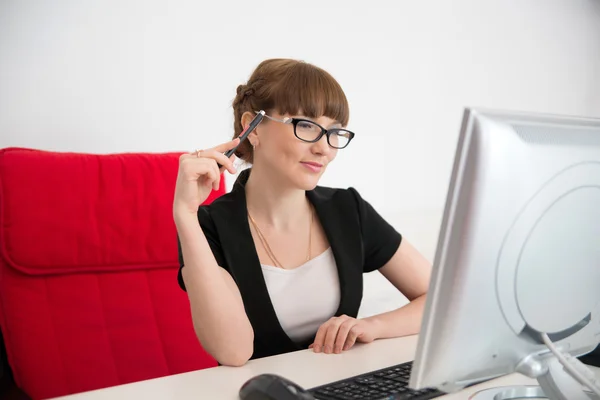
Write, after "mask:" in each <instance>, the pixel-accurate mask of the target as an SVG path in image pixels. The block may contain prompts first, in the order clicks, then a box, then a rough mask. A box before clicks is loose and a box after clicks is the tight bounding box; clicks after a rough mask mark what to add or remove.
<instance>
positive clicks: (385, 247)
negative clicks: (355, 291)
mask: <svg viewBox="0 0 600 400" xmlns="http://www.w3.org/2000/svg"><path fill="white" fill-rule="evenodd" d="M349 190H350V192H351V193H352V194H353V195H354V198H355V200H356V204H357V206H358V216H359V221H360V226H361V234H362V242H363V249H364V264H363V271H364V272H372V271H375V270H377V269H379V268H381V267H383V266H384V265H385V264H386V263H387V262H388V261H389V260H390V259H391V258H392V256H393V255H394V254H395V253H396V251H397V250H398V247H399V246H400V243H401V242H402V235H401V234H400V233H399V232H398V231H396V229H395V228H394V227H393V226H392V225H390V224H389V223H388V222H387V221H386V220H385V219H383V217H382V216H381V215H380V214H379V213H378V212H377V211H376V210H375V209H374V208H373V206H372V205H371V204H369V202H367V201H366V200H365V199H363V198H362V197H361V195H360V194H359V193H358V191H357V190H356V189H354V188H349Z"/></svg>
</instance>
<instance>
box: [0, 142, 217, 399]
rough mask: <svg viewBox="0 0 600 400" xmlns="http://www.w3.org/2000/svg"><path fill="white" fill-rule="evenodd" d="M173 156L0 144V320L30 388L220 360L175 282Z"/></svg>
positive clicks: (106, 380)
mask: <svg viewBox="0 0 600 400" xmlns="http://www.w3.org/2000/svg"><path fill="white" fill-rule="evenodd" d="M178 158H179V155H178V154H174V153H169V154H133V153H127V154H111V155H91V154H77V153H58V152H49V151H39V150H32V149H18V148H8V149H3V150H0V328H1V330H2V336H3V339H4V345H5V348H6V354H7V359H8V363H9V365H10V368H11V370H12V374H13V376H14V382H15V383H16V385H17V386H18V387H19V388H20V389H21V390H22V391H23V392H25V393H26V394H27V395H28V396H30V397H31V398H33V399H43V398H50V397H55V396H61V395H67V394H71V393H76V392H81V391H87V390H93V389H98V388H103V387H108V386H114V385H119V384H125V383H129V382H134V381H139V380H144V379H150V378H156V377H160V376H165V375H169V374H176V373H182V372H187V371H191V370H197V369H202V368H207V367H212V366H216V365H217V363H216V362H215V360H214V359H212V358H211V357H210V356H209V355H208V354H207V353H206V352H205V351H204V350H203V349H202V347H201V346H200V344H199V342H198V340H197V339H196V336H195V333H194V329H193V327H192V322H191V318H190V309H189V303H188V299H187V296H186V294H185V293H184V292H183V291H181V289H180V288H179V287H178V285H177V268H178V257H177V254H178V253H177V236H176V231H175V227H174V224H173V219H172V212H171V210H172V200H173V191H174V184H175V179H176V175H177V166H178ZM224 192H225V186H224V183H223V181H222V183H221V188H220V189H219V190H218V191H216V192H213V194H212V195H211V197H210V198H209V199H208V200H207V203H209V202H211V201H212V200H213V199H214V198H216V197H217V196H219V195H221V194H223V193H224ZM5 373H6V371H5Z"/></svg>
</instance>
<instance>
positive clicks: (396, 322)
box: [364, 294, 427, 339]
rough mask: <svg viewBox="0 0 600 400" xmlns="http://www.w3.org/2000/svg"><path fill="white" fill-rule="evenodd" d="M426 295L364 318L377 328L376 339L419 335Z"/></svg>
mask: <svg viewBox="0 0 600 400" xmlns="http://www.w3.org/2000/svg"><path fill="white" fill-rule="evenodd" d="M426 296H427V295H426V294H424V295H422V296H419V297H417V298H416V299H414V300H412V301H411V302H410V303H408V304H406V305H404V306H402V307H400V308H398V309H396V310H392V311H388V312H385V313H382V314H378V315H373V316H371V317H367V318H364V319H365V320H366V321H369V322H372V323H373V324H374V325H375V326H376V327H377V328H376V331H377V339H384V338H392V337H399V336H408V335H414V334H417V333H419V330H420V329H421V321H422V319H423V310H424V309H425V300H426Z"/></svg>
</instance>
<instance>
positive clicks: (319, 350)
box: [314, 344, 321, 353]
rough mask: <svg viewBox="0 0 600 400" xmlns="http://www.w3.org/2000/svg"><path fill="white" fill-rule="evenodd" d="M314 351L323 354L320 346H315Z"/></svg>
mask: <svg viewBox="0 0 600 400" xmlns="http://www.w3.org/2000/svg"><path fill="white" fill-rule="evenodd" d="M314 350H315V353H320V352H321V346H319V345H318V344H317V345H315V347H314Z"/></svg>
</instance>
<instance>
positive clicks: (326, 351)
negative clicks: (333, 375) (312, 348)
mask: <svg viewBox="0 0 600 400" xmlns="http://www.w3.org/2000/svg"><path fill="white" fill-rule="evenodd" d="M329 353H331V347H329V346H328V345H325V354H329Z"/></svg>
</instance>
